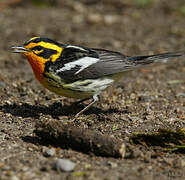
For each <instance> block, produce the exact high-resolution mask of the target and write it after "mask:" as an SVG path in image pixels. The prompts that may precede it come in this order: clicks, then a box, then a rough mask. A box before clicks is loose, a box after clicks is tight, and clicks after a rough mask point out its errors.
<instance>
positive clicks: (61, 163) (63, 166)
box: [56, 159, 76, 172]
mask: <svg viewBox="0 0 185 180" xmlns="http://www.w3.org/2000/svg"><path fill="white" fill-rule="evenodd" d="M75 165H76V164H75V163H74V162H72V161H70V160H68V159H57V161H56V169H57V170H60V171H64V172H70V171H73V170H74V168H75Z"/></svg>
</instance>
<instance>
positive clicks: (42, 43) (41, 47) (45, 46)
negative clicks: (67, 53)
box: [12, 37, 63, 79]
mask: <svg viewBox="0 0 185 180" xmlns="http://www.w3.org/2000/svg"><path fill="white" fill-rule="evenodd" d="M12 49H13V52H14V53H21V54H23V55H24V56H26V58H27V59H28V61H29V63H30V65H31V66H32V69H33V71H34V73H35V75H36V77H37V79H38V77H39V76H41V73H43V72H44V68H45V63H46V62H47V61H52V62H54V61H55V60H56V59H58V58H59V56H60V55H61V53H62V50H63V48H62V44H59V43H57V42H55V41H53V40H51V39H48V38H42V37H33V38H31V39H29V40H28V41H26V42H25V43H24V45H23V46H14V47H12Z"/></svg>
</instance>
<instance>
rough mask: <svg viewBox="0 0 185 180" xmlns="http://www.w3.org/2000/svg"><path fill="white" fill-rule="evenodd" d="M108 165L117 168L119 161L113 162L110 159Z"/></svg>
mask: <svg viewBox="0 0 185 180" xmlns="http://www.w3.org/2000/svg"><path fill="white" fill-rule="evenodd" d="M107 165H108V166H111V168H117V167H118V164H117V163H114V162H111V161H108V162H107Z"/></svg>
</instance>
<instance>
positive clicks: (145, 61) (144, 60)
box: [128, 51, 185, 66]
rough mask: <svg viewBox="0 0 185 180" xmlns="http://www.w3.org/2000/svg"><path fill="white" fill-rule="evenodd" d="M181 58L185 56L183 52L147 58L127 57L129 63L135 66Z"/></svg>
mask: <svg viewBox="0 0 185 180" xmlns="http://www.w3.org/2000/svg"><path fill="white" fill-rule="evenodd" d="M181 56H185V52H182V51H181V52H169V53H163V54H155V55H149V56H135V57H128V60H129V61H132V63H134V64H135V65H136V66H142V65H147V64H148V65H149V64H153V63H155V62H156V63H157V62H161V63H166V62H167V61H168V60H169V59H171V58H174V59H175V58H178V57H181Z"/></svg>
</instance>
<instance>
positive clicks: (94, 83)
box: [43, 78, 114, 99]
mask: <svg viewBox="0 0 185 180" xmlns="http://www.w3.org/2000/svg"><path fill="white" fill-rule="evenodd" d="M113 82H114V80H113V79H110V78H98V79H87V80H82V81H81V80H79V81H75V82H73V83H68V84H65V83H62V82H58V81H54V80H53V81H52V80H51V79H45V83H44V84H43V85H44V87H46V88H47V89H49V90H50V91H52V92H54V93H56V94H58V95H62V96H66V97H71V98H76V99H86V98H90V97H92V96H93V95H94V94H100V93H101V91H102V90H104V89H106V88H107V87H108V86H110V85H111V84H112V83H113Z"/></svg>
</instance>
